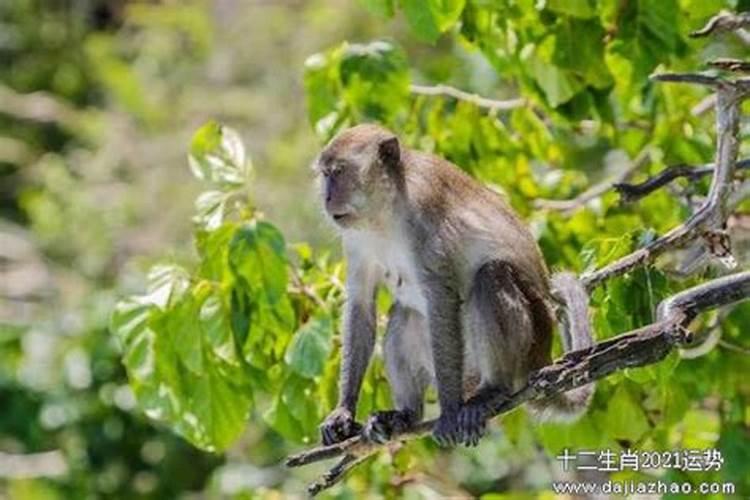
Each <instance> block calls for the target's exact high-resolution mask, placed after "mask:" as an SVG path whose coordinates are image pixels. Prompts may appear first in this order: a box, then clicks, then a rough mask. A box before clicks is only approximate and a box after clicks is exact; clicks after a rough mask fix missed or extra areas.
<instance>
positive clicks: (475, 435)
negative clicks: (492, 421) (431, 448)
mask: <svg viewBox="0 0 750 500" xmlns="http://www.w3.org/2000/svg"><path fill="white" fill-rule="evenodd" d="M499 392H502V389H500V388H498V387H494V386H492V387H489V386H488V387H484V388H482V389H480V390H479V391H478V392H477V394H475V395H474V396H473V397H471V398H469V400H468V401H467V402H466V403H465V404H464V405H463V406H462V407H461V409H460V410H459V412H458V425H459V427H460V428H461V442H462V443H463V444H465V445H466V446H476V445H477V444H479V440H480V439H481V438H482V436H484V434H485V433H486V432H487V420H489V418H490V417H491V416H492V412H491V411H490V405H489V403H490V401H491V400H492V399H493V398H496V397H497V395H498V393H499Z"/></svg>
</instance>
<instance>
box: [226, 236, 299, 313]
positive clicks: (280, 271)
mask: <svg viewBox="0 0 750 500" xmlns="http://www.w3.org/2000/svg"><path fill="white" fill-rule="evenodd" d="M229 264H230V269H231V270H232V273H233V274H234V275H235V277H237V278H240V279H241V282H242V284H243V285H244V286H247V287H248V290H249V292H250V293H251V295H252V296H253V300H259V299H263V300H265V301H266V302H268V303H269V304H270V305H274V304H276V303H277V302H279V301H280V300H281V298H282V297H283V296H284V295H285V294H286V284H287V267H286V266H287V262H286V245H285V243H284V237H283V236H282V235H281V233H280V232H279V230H278V229H276V227H275V226H273V225H272V224H269V223H268V222H263V221H252V222H249V223H248V224H245V225H244V226H242V227H241V228H239V229H238V230H237V231H236V232H235V234H234V237H233V238H232V241H231V243H230V244H229Z"/></svg>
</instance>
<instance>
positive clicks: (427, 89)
mask: <svg viewBox="0 0 750 500" xmlns="http://www.w3.org/2000/svg"><path fill="white" fill-rule="evenodd" d="M409 90H411V92H412V93H413V94H419V95H428V96H442V97H451V98H453V99H457V100H459V101H466V102H470V103H472V104H474V105H475V106H478V107H480V108H485V109H489V110H490V111H509V110H511V109H516V108H522V107H524V106H526V104H527V103H528V101H527V100H526V99H524V98H522V97H519V98H516V99H508V100H504V101H501V100H496V99H488V98H487V97H482V96H480V95H477V94H472V93H470V92H466V91H464V90H460V89H457V88H455V87H451V86H449V85H434V86H427V85H411V86H409Z"/></svg>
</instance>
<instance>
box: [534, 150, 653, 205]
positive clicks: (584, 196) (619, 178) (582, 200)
mask: <svg viewBox="0 0 750 500" xmlns="http://www.w3.org/2000/svg"><path fill="white" fill-rule="evenodd" d="M650 160H651V151H650V149H648V148H645V149H643V151H641V152H640V153H639V154H638V156H637V157H636V158H635V159H634V160H633V161H632V163H631V164H630V165H628V166H627V167H626V168H623V169H622V170H620V171H619V172H617V174H616V175H614V176H612V177H608V178H607V179H605V180H603V181H601V182H599V183H597V184H594V185H593V186H591V187H590V188H589V189H587V190H586V191H584V192H582V193H581V194H579V195H578V196H576V197H575V198H571V199H568V200H550V199H545V198H539V199H537V200H535V201H534V207H536V208H539V209H546V210H556V211H560V212H563V213H570V212H573V211H574V210H576V209H578V208H580V207H582V206H584V205H585V204H586V203H588V202H590V201H591V200H593V199H596V198H599V197H600V196H602V195H603V194H604V193H606V192H607V191H609V190H610V189H611V188H612V185H613V184H622V183H623V182H624V181H626V180H628V179H629V178H630V177H632V176H633V174H635V172H637V171H638V170H640V169H641V168H643V167H644V166H645V165H646V164H647V163H648V162H649V161H650Z"/></svg>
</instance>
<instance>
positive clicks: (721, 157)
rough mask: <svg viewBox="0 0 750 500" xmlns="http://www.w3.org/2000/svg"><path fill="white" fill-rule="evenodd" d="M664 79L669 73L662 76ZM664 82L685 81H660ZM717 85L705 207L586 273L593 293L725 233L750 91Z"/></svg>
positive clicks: (724, 82) (722, 83)
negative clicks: (743, 110) (670, 254)
mask: <svg viewBox="0 0 750 500" xmlns="http://www.w3.org/2000/svg"><path fill="white" fill-rule="evenodd" d="M659 76H661V77H666V76H669V75H668V74H665V75H659ZM657 79H658V80H660V81H678V82H682V81H685V80H682V79H677V80H674V79H669V78H657ZM717 81H718V82H719V83H717V84H716V90H717V94H716V95H717V99H716V135H717V138H716V161H715V162H714V163H715V165H716V168H714V169H713V178H712V180H711V187H710V189H709V192H708V196H707V197H706V199H705V201H704V202H703V204H702V205H701V206H700V207H699V208H698V210H696V211H695V213H694V214H693V215H692V216H690V218H689V219H688V220H687V221H685V222H684V223H683V224H681V225H679V226H677V227H675V228H674V229H672V230H671V231H669V232H668V233H667V234H665V235H664V236H662V237H660V238H657V239H656V240H654V241H652V242H651V243H649V244H648V245H646V246H645V247H643V248H639V249H638V250H636V251H635V252H633V253H631V254H629V255H626V256H624V257H622V258H621V259H619V260H616V261H615V262H613V263H611V264H609V265H607V266H604V267H603V268H601V269H599V270H597V271H594V272H592V273H589V274H586V275H584V276H582V277H581V281H582V282H583V283H584V285H585V286H586V287H587V288H588V289H589V290H590V289H592V288H594V287H596V286H597V285H599V284H600V283H602V282H603V281H604V280H606V279H608V278H611V277H613V276H619V275H621V274H624V273H626V272H628V271H630V270H632V269H634V268H635V267H637V266H641V265H645V264H647V263H649V262H652V261H653V260H654V259H656V258H657V257H658V256H659V255H661V254H663V253H664V252H666V251H667V250H670V249H672V248H677V247H680V246H683V245H685V244H687V243H689V242H690V241H692V240H694V239H696V238H698V237H707V236H709V237H710V236H711V235H712V234H714V233H716V232H720V231H722V227H723V225H724V222H725V221H726V219H727V216H728V207H727V205H728V200H729V195H730V193H731V187H732V184H731V182H732V179H733V177H734V171H735V165H736V161H737V150H738V141H737V130H738V128H739V123H740V103H741V102H742V100H743V99H745V98H746V97H747V95H748V90H750V89H749V88H748V87H747V86H746V84H745V81H744V80H743V81H742V83H740V84H736V83H737V81H727V80H717Z"/></svg>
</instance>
